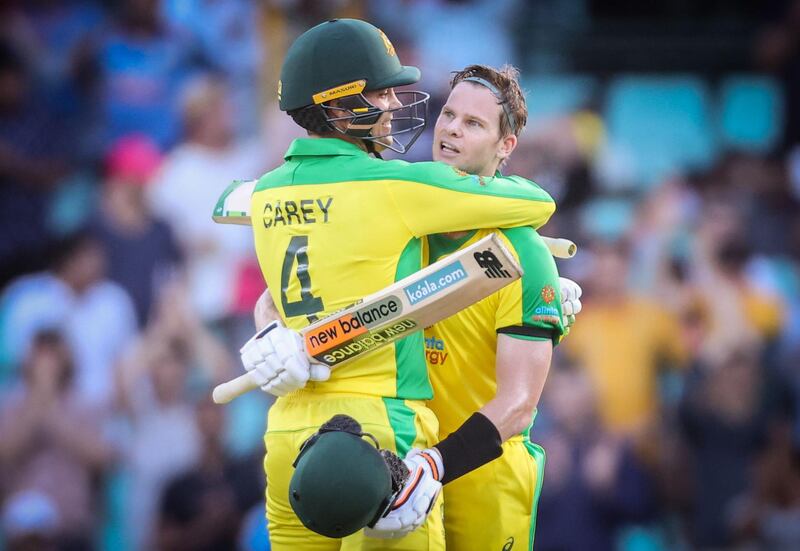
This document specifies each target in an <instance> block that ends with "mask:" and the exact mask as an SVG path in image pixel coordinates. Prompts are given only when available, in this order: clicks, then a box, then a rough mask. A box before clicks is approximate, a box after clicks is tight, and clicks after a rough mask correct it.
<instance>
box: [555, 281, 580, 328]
mask: <svg viewBox="0 0 800 551" xmlns="http://www.w3.org/2000/svg"><path fill="white" fill-rule="evenodd" d="M558 281H559V283H560V285H561V313H562V314H563V317H562V321H563V323H564V329H565V330H569V328H570V327H572V324H573V323H575V316H577V315H578V313H580V311H581V308H582V307H583V306H582V305H581V295H582V294H583V289H581V286H580V285H578V284H577V283H575V282H574V281H572V280H571V279H567V278H566V277H559V278H558Z"/></svg>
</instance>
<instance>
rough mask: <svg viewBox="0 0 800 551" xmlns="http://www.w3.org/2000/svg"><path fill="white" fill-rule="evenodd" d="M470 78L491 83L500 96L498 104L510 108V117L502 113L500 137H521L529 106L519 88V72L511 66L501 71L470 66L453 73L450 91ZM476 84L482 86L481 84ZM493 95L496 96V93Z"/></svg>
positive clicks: (480, 66) (485, 66)
mask: <svg viewBox="0 0 800 551" xmlns="http://www.w3.org/2000/svg"><path fill="white" fill-rule="evenodd" d="M470 78H480V79H483V80H485V81H487V82H489V83H490V84H491V85H492V86H494V87H495V88H496V89H497V92H499V94H500V97H498V98H497V104H498V105H503V104H505V106H506V107H507V108H508V111H507V113H508V116H506V110H505V109H503V111H502V112H501V113H500V136H501V137H502V136H507V135H508V134H514V135H516V136H519V135H520V134H521V133H522V129H523V128H525V123H527V122H528V106H527V104H526V103H525V94H523V93H522V89H521V88H520V86H519V70H518V69H517V68H516V67H513V66H511V65H503V66H502V67H501V68H500V70H497V69H493V68H492V67H489V66H488V65H470V66H468V67H465V68H464V69H462V70H460V71H454V72H453V78H452V79H451V80H450V89H451V90H452V89H453V88H455V87H456V85H457V84H458V83H460V82H463V81H465V80H467V79H470ZM476 84H478V85H480V83H476ZM492 93H493V94H494V91H492ZM495 96H497V94H495ZM509 117H511V118H512V120H513V128H512V125H511V124H510V123H509V120H508V118H509Z"/></svg>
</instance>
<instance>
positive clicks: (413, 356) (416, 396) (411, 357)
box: [394, 238, 433, 400]
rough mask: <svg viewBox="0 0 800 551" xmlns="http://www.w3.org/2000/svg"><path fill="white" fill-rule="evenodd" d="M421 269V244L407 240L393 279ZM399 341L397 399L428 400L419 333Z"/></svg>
mask: <svg viewBox="0 0 800 551" xmlns="http://www.w3.org/2000/svg"><path fill="white" fill-rule="evenodd" d="M421 267H422V241H421V240H420V239H417V238H413V239H411V240H410V241H409V242H408V244H407V245H406V247H405V249H403V252H402V253H401V254H400V258H399V259H398V260H397V269H396V270H395V276H394V280H395V281H399V280H401V279H403V278H404V277H406V276H409V275H411V274H413V273H415V272H418V271H419V270H420V268H421ZM421 329H422V328H421V327H420V331H417V332H416V333H414V334H412V335H409V336H408V337H405V338H402V339H400V340H398V341H395V343H394V359H395V365H396V366H397V394H396V396H397V397H398V398H405V399H408V400H430V399H431V398H433V387H431V383H430V380H429V379H428V366H427V364H426V363H425V342H424V335H423V333H422V331H421Z"/></svg>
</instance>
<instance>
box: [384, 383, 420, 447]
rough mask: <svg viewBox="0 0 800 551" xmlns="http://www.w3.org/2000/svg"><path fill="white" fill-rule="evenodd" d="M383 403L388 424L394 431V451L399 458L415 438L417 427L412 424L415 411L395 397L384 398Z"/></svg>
mask: <svg viewBox="0 0 800 551" xmlns="http://www.w3.org/2000/svg"><path fill="white" fill-rule="evenodd" d="M383 405H384V406H386V415H387V416H388V418H389V425H390V426H391V427H392V432H394V447H395V452H396V453H397V455H399V456H400V457H401V458H402V457H405V456H406V454H407V453H408V451H409V450H410V449H411V448H412V447H413V446H414V441H415V440H416V439H417V427H416V425H415V424H414V419H415V418H416V413H414V410H413V409H411V408H410V407H408V406H407V405H406V403H405V402H404V401H403V400H399V399H396V398H384V399H383Z"/></svg>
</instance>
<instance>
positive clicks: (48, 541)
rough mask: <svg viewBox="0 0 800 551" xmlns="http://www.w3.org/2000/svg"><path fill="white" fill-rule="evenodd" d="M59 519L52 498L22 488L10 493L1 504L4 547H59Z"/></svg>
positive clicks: (19, 550)
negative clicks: (15, 492)
mask: <svg viewBox="0 0 800 551" xmlns="http://www.w3.org/2000/svg"><path fill="white" fill-rule="evenodd" d="M59 522H61V521H60V519H59V516H58V511H57V510H56V506H55V504H54V503H53V500H52V499H50V498H49V497H48V496H46V495H44V494H42V493H41V492H36V491H33V490H25V491H22V492H19V493H17V494H14V495H12V496H9V497H8V499H6V502H5V505H4V506H3V514H2V521H0V529H2V534H4V535H5V549H7V551H58V550H59V547H58V545H57V543H56V541H57V538H58V524H59Z"/></svg>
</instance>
